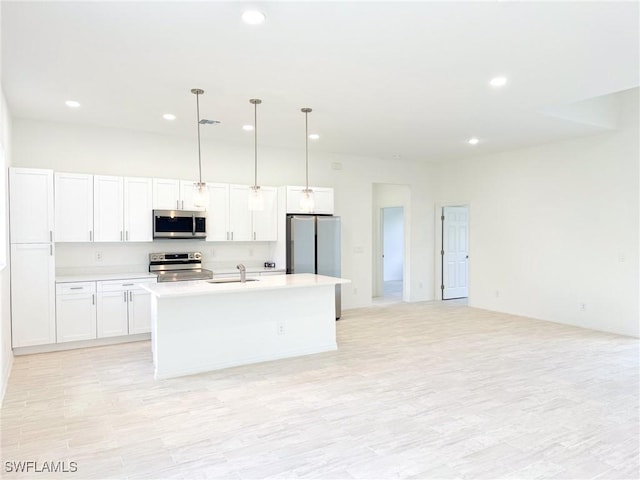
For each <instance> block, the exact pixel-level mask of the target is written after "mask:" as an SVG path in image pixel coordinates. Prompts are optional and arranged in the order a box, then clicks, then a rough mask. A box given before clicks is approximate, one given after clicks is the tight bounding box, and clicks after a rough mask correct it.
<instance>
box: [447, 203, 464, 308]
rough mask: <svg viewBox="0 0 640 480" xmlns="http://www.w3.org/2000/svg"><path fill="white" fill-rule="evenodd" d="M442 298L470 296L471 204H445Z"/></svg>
mask: <svg viewBox="0 0 640 480" xmlns="http://www.w3.org/2000/svg"><path fill="white" fill-rule="evenodd" d="M440 220H441V222H442V248H441V250H440V258H441V268H442V269H441V279H442V282H441V285H440V289H441V291H442V297H441V298H442V300H453V299H456V298H467V297H468V296H469V208H468V206H466V205H461V206H445V207H442V214H441V216H440Z"/></svg>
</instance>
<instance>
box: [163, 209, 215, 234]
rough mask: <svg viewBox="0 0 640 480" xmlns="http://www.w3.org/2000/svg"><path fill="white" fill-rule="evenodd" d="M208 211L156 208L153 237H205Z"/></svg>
mask: <svg viewBox="0 0 640 480" xmlns="http://www.w3.org/2000/svg"><path fill="white" fill-rule="evenodd" d="M206 236H207V212H196V211H193V210H154V211H153V238H205V237H206Z"/></svg>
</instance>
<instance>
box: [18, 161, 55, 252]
mask: <svg viewBox="0 0 640 480" xmlns="http://www.w3.org/2000/svg"><path fill="white" fill-rule="evenodd" d="M9 187H10V191H11V195H10V199H9V211H10V222H11V224H10V225H11V227H10V232H11V243H47V242H51V241H52V240H53V225H54V207H53V205H54V204H53V170H43V169H35V168H11V169H9Z"/></svg>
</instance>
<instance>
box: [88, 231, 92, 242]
mask: <svg viewBox="0 0 640 480" xmlns="http://www.w3.org/2000/svg"><path fill="white" fill-rule="evenodd" d="M89 241H90V242H93V232H92V231H91V230H89Z"/></svg>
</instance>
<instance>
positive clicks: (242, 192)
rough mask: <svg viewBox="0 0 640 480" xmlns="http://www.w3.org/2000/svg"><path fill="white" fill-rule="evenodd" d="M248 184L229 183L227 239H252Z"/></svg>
mask: <svg viewBox="0 0 640 480" xmlns="http://www.w3.org/2000/svg"><path fill="white" fill-rule="evenodd" d="M249 188H250V187H249V186H248V185H229V240H233V241H236V242H237V241H249V240H253V228H252V225H251V211H250V210H249Z"/></svg>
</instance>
